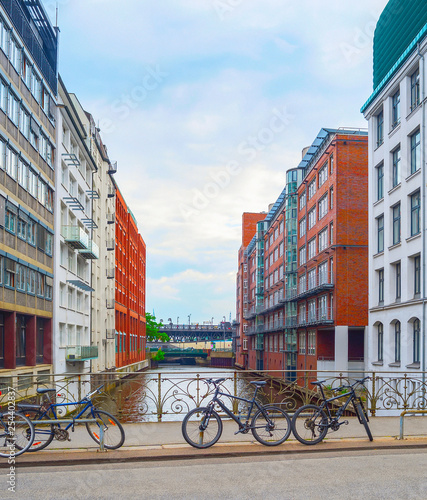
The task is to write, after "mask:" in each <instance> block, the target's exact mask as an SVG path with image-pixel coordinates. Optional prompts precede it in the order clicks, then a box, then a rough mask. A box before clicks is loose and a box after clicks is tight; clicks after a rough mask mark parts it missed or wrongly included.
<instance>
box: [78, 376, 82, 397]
mask: <svg viewBox="0 0 427 500" xmlns="http://www.w3.org/2000/svg"><path fill="white" fill-rule="evenodd" d="M77 378H78V383H79V388H78V393H79V401H81V400H82V376H81V375H78V376H77Z"/></svg>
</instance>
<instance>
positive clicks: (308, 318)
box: [297, 307, 334, 326]
mask: <svg viewBox="0 0 427 500" xmlns="http://www.w3.org/2000/svg"><path fill="white" fill-rule="evenodd" d="M333 322H334V318H333V311H332V310H331V308H330V307H326V308H324V309H316V310H315V311H308V312H307V314H299V315H298V325H297V326H310V325H324V324H325V325H327V324H333Z"/></svg>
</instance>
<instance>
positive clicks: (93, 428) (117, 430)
mask: <svg viewBox="0 0 427 500" xmlns="http://www.w3.org/2000/svg"><path fill="white" fill-rule="evenodd" d="M87 417H88V418H97V419H99V420H102V422H103V430H104V446H105V448H107V449H109V450H117V448H120V446H122V444H123V443H124V442H125V431H124V429H123V427H122V424H121V423H120V422H119V421H118V420H117V418H116V417H114V416H113V415H110V413H107V412H106V411H103V410H96V409H94V408H92V410H91V412H90V414H88V416H87ZM100 427H101V424H100V423H99V422H91V423H89V422H87V423H86V429H87V431H88V433H89V436H90V437H91V438H92V439H93V440H94V441H95V442H96V443H98V444H99V442H100V440H101V432H100Z"/></svg>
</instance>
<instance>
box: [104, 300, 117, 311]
mask: <svg viewBox="0 0 427 500" xmlns="http://www.w3.org/2000/svg"><path fill="white" fill-rule="evenodd" d="M105 304H106V306H107V309H114V308H115V307H116V301H115V300H114V299H106V301H105Z"/></svg>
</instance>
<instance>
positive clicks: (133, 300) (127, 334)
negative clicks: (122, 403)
mask: <svg viewBox="0 0 427 500" xmlns="http://www.w3.org/2000/svg"><path fill="white" fill-rule="evenodd" d="M116 193H117V196H116V218H115V225H116V272H115V281H116V296H115V313H116V367H117V368H123V367H126V369H131V370H140V369H141V368H145V367H146V366H147V361H146V359H145V343H146V327H145V262H146V248H145V243H144V240H143V239H142V236H141V235H140V234H139V232H138V226H137V223H136V220H135V217H134V216H133V214H132V212H131V211H130V209H129V207H128V206H127V204H126V201H125V200H124V198H123V195H122V193H121V192H120V190H119V188H118V187H117V185H116Z"/></svg>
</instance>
